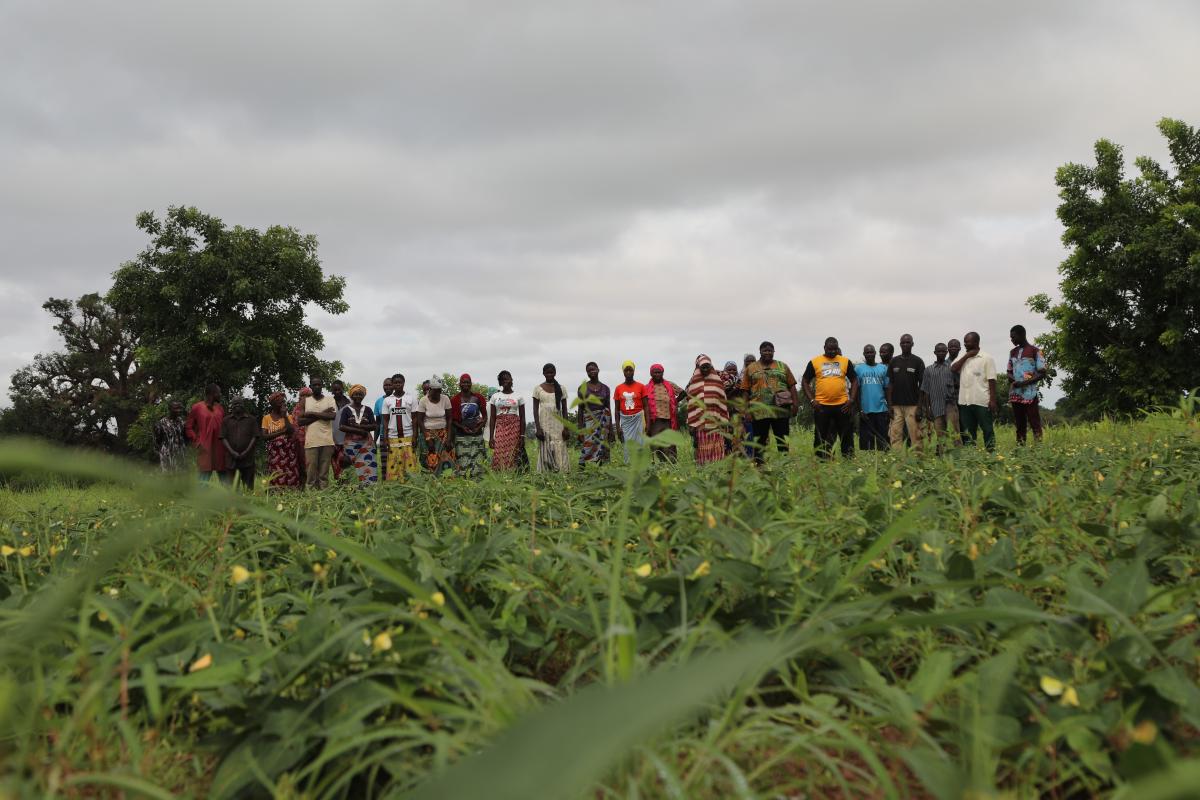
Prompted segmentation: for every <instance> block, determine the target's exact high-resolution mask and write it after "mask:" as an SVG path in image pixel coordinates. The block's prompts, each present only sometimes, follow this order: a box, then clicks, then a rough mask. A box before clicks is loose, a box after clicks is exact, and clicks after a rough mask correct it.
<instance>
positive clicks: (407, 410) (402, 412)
mask: <svg viewBox="0 0 1200 800" xmlns="http://www.w3.org/2000/svg"><path fill="white" fill-rule="evenodd" d="M383 413H384V414H387V415H388V438H389V439H400V438H404V439H407V438H409V437H411V436H412V432H413V424H412V399H411V398H409V396H408V393H407V392H405V393H404V394H402V395H401V396H399V397H396V395H394V394H389V395H388V396H387V397H386V398H385V399H384V401H383ZM396 420H400V421H401V422H402V423H403V426H402V427H401V429H400V430H401V431H403V433H397V432H396Z"/></svg>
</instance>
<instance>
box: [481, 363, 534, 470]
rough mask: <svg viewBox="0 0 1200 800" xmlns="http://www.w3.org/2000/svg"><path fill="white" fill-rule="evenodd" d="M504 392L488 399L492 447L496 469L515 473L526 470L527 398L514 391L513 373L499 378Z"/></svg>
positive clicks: (505, 371)
mask: <svg viewBox="0 0 1200 800" xmlns="http://www.w3.org/2000/svg"><path fill="white" fill-rule="evenodd" d="M496 383H498V384H500V390H499V391H498V392H494V393H493V394H492V396H491V397H489V398H488V405H489V406H491V407H492V413H491V414H490V415H489V420H488V425H489V426H490V427H489V429H488V446H489V447H491V448H492V469H493V470H495V471H497V472H511V471H512V470H515V469H517V468H518V467H521V466H524V459H522V458H521V453H522V452H524V450H525V398H524V397H522V396H521V395H519V394H517V393H516V392H514V391H513V379H512V373H511V372H509V371H508V370H506V369H505V370H501V371H500V374H499V375H497V376H496Z"/></svg>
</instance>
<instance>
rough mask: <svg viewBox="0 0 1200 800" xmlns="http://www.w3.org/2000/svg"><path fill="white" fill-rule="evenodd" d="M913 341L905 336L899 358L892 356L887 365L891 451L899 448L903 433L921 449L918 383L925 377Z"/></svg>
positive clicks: (923, 364) (922, 362)
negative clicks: (890, 415) (915, 353)
mask: <svg viewBox="0 0 1200 800" xmlns="http://www.w3.org/2000/svg"><path fill="white" fill-rule="evenodd" d="M912 349H913V337H912V334H911V333H906V334H904V335H903V336H901V337H900V355H898V356H892V360H891V361H890V362H889V363H888V386H887V401H888V408H890V409H891V410H892V424H891V427H890V428H889V430H888V438H890V439H891V441H892V449H896V448H898V447H900V445H901V444H903V442H904V435H905V433H907V434H908V438H909V441H911V442H912V446H913V447H915V448H916V449H917V450H920V449H921V427H920V426H919V425H918V424H917V406H918V405H919V404H920V402H921V379H922V378H923V377H925V362H924V361H922V360H921V358H920V356H914V355H913V352H912Z"/></svg>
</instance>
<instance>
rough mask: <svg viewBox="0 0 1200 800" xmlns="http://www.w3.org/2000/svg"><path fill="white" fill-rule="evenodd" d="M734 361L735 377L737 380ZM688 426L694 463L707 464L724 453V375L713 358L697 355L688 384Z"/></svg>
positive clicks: (726, 424)
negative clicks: (691, 439) (694, 441)
mask: <svg viewBox="0 0 1200 800" xmlns="http://www.w3.org/2000/svg"><path fill="white" fill-rule="evenodd" d="M736 373H737V369H736V365H735V369H734V378H735V380H736ZM687 394H688V414H687V421H688V427H689V428H691V429H692V433H693V435H694V436H695V439H696V463H697V464H708V463H710V462H712V461H720V460H721V459H722V458H724V457H725V441H726V438H725V436H726V434H727V432H728V427H729V402H728V398H727V397H726V394H725V377H724V375H723V374H722V373H719V372H717V371H716V370H714V369H713V363H712V359H711V358H709V357H708V356H706V355H704V354H701V355H698V356H696V370H695V372H693V373H692V379H691V381H689V382H688V385H687Z"/></svg>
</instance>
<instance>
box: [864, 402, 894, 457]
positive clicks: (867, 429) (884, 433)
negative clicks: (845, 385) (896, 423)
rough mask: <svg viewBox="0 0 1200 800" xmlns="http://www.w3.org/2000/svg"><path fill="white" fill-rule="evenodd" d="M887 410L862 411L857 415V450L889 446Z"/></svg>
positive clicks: (879, 448) (882, 448)
mask: <svg viewBox="0 0 1200 800" xmlns="http://www.w3.org/2000/svg"><path fill="white" fill-rule="evenodd" d="M889 422H891V420H889V419H888V412H886V411H875V412H870V413H867V412H864V413H862V414H860V415H859V417H858V449H859V450H887V449H888V447H889V446H890V442H889V440H888V423H889Z"/></svg>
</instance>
